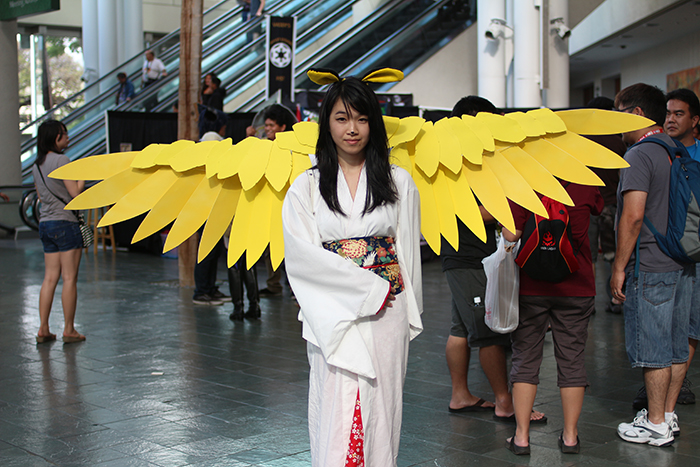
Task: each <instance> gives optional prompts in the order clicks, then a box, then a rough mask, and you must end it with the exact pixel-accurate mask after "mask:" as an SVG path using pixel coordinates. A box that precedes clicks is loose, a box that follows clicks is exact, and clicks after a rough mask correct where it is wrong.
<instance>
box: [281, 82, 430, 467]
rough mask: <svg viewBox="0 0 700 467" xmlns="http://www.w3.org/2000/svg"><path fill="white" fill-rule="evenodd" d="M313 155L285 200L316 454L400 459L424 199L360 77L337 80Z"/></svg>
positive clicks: (374, 463)
mask: <svg viewBox="0 0 700 467" xmlns="http://www.w3.org/2000/svg"><path fill="white" fill-rule="evenodd" d="M316 162H317V165H316V166H315V167H314V168H312V169H310V170H308V171H306V172H305V173H304V174H302V175H300V176H299V177H298V178H297V179H296V181H295V182H294V184H293V185H292V186H291V188H290V189H289V192H288V193H287V195H286V198H285V201H284V207H283V209H282V218H283V225H284V242H285V258H286V259H285V261H286V269H287V274H288V276H289V282H290V284H291V287H292V289H293V290H294V294H295V295H296V298H297V300H298V302H299V305H300V308H301V309H300V312H299V319H300V320H301V321H302V322H303V337H304V339H306V341H307V351H308V358H309V364H310V366H311V369H310V377H309V434H310V438H311V458H312V465H313V466H314V467H341V466H344V465H353V466H364V465H366V466H367V467H391V466H395V465H396V457H397V455H398V447H399V438H400V432H401V414H402V393H403V383H404V378H405V374H406V362H407V357H408V342H409V340H410V339H412V338H414V337H415V336H417V335H418V334H419V333H420V332H421V330H422V324H421V320H420V314H421V312H422V290H421V265H420V246H419V238H420V214H419V211H420V200H419V195H418V191H417V189H416V187H415V185H414V183H413V180H412V179H411V177H410V175H409V174H408V173H407V172H406V171H405V170H403V169H401V168H399V167H396V166H392V165H391V164H390V163H389V158H388V151H387V136H386V130H385V128H384V123H383V120H382V115H381V110H380V107H379V104H378V101H377V98H376V96H375V95H374V93H373V92H372V90H371V89H370V88H369V86H368V85H367V84H365V83H364V82H362V81H360V80H358V79H356V78H346V79H344V80H342V81H339V82H336V83H334V84H333V85H332V86H331V87H330V89H329V91H328V93H327V95H326V97H325V98H324V101H323V104H322V106H321V111H320V117H319V138H318V144H317V147H316Z"/></svg>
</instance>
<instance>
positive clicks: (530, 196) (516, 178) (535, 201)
mask: <svg viewBox="0 0 700 467" xmlns="http://www.w3.org/2000/svg"><path fill="white" fill-rule="evenodd" d="M484 165H488V166H489V168H490V169H491V171H492V172H493V174H494V175H495V176H496V178H498V181H499V183H500V185H501V187H502V188H503V193H505V195H506V196H507V197H508V198H509V199H511V200H512V201H513V202H515V203H517V204H519V205H520V206H522V207H524V208H525V209H527V210H529V211H531V212H534V213H537V214H539V215H540V216H545V217H546V216H547V210H546V209H545V208H544V206H543V205H542V202H541V201H540V198H539V197H538V196H537V195H536V194H535V192H534V191H532V187H530V185H529V184H528V183H527V181H526V180H525V179H524V178H523V177H522V175H520V174H519V173H518V171H517V170H515V168H514V167H513V166H512V165H511V163H510V162H508V160H507V159H506V158H505V157H504V156H503V154H501V153H500V152H499V151H494V152H493V153H492V154H488V155H485V156H484Z"/></svg>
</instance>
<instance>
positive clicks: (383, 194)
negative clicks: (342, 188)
mask: <svg viewBox="0 0 700 467" xmlns="http://www.w3.org/2000/svg"><path fill="white" fill-rule="evenodd" d="M338 99H340V100H341V101H342V102H343V104H344V105H345V108H346V110H349V109H350V108H352V109H353V110H354V111H356V112H358V113H359V114H360V115H366V116H367V118H368V123H369V142H368V143H367V146H366V147H365V172H366V174H367V196H366V199H365V207H364V210H363V213H364V214H366V213H369V212H372V211H373V210H374V209H375V208H376V207H378V206H381V205H383V204H385V203H388V204H393V203H395V202H396V201H397V200H398V195H397V194H396V186H395V185H394V179H393V178H392V177H391V164H389V152H388V149H387V136H386V128H385V127H384V120H383V119H382V110H381V108H380V107H379V101H377V96H376V95H375V94H374V92H373V91H372V90H371V89H370V87H369V85H367V84H366V83H364V82H362V81H360V80H359V79H357V78H354V77H348V78H345V79H344V80H342V81H338V82H336V83H333V84H332V85H331V87H330V89H329V90H328V93H326V96H325V97H324V98H323V103H322V104H321V111H320V114H319V118H318V119H319V132H318V133H319V134H318V142H317V143H316V167H317V168H318V172H319V188H320V190H321V196H322V197H323V200H324V201H325V202H326V204H327V205H328V207H329V208H330V210H331V211H333V212H336V213H338V214H342V215H346V214H345V213H344V212H343V210H342V209H341V208H340V203H339V202H338V170H339V169H338V151H337V149H336V147H335V142H334V141H333V137H332V136H331V130H330V119H331V110H332V109H333V106H334V105H335V103H336V102H337V101H338ZM348 114H349V112H348Z"/></svg>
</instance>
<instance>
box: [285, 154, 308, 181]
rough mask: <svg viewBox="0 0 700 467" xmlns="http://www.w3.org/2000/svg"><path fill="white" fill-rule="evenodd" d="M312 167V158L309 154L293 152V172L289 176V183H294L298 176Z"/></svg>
mask: <svg viewBox="0 0 700 467" xmlns="http://www.w3.org/2000/svg"><path fill="white" fill-rule="evenodd" d="M310 168H311V158H310V157H309V155H308V154H300V153H298V152H293V153H292V174H291V175H290V176H289V183H290V184H292V183H294V180H296V179H297V177H298V176H299V175H301V174H303V173H304V172H306V171H307V170H309V169H310Z"/></svg>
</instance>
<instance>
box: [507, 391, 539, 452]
mask: <svg viewBox="0 0 700 467" xmlns="http://www.w3.org/2000/svg"><path fill="white" fill-rule="evenodd" d="M535 396H537V385H536V384H530V383H513V407H514V408H515V420H516V428H515V444H516V445H518V446H521V447H524V446H527V445H529V444H530V414H531V413H532V407H533V406H534V405H535Z"/></svg>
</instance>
